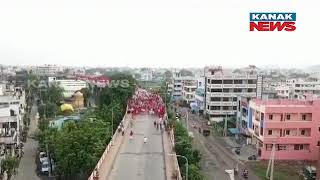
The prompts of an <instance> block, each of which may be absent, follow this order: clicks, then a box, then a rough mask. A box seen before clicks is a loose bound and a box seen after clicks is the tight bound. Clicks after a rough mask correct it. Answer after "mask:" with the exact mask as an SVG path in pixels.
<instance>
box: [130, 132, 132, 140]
mask: <svg viewBox="0 0 320 180" xmlns="http://www.w3.org/2000/svg"><path fill="white" fill-rule="evenodd" d="M132 139H133V131H132V130H131V131H130V140H132Z"/></svg>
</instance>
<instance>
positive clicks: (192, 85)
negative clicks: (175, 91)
mask: <svg viewBox="0 0 320 180" xmlns="http://www.w3.org/2000/svg"><path fill="white" fill-rule="evenodd" d="M183 87H185V88H197V84H185V85H183Z"/></svg>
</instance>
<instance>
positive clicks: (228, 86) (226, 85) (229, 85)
mask: <svg viewBox="0 0 320 180" xmlns="http://www.w3.org/2000/svg"><path fill="white" fill-rule="evenodd" d="M223 88H233V84H224V85H223Z"/></svg>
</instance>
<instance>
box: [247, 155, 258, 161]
mask: <svg viewBox="0 0 320 180" xmlns="http://www.w3.org/2000/svg"><path fill="white" fill-rule="evenodd" d="M248 160H257V156H256V155H251V156H249V157H248Z"/></svg>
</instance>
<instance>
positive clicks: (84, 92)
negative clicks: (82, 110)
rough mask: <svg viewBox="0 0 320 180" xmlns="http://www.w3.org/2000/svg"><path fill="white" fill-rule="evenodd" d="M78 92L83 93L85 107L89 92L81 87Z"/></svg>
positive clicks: (89, 95)
mask: <svg viewBox="0 0 320 180" xmlns="http://www.w3.org/2000/svg"><path fill="white" fill-rule="evenodd" d="M80 92H81V93H82V94H83V99H84V104H85V106H86V107H87V106H88V103H89V99H90V97H91V92H90V90H89V89H88V88H82V89H81V90H80Z"/></svg>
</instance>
